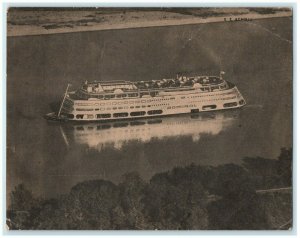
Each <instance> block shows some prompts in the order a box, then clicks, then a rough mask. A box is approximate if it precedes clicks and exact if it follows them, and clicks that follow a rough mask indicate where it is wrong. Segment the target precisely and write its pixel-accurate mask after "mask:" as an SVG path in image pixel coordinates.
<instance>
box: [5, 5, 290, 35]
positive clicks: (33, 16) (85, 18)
mask: <svg viewBox="0 0 300 238" xmlns="http://www.w3.org/2000/svg"><path fill="white" fill-rule="evenodd" d="M290 16H292V11H291V10H290V9H273V8H268V9H264V8H259V9H255V8H197V9H157V10H153V9H150V10H136V9H126V10H124V9H123V10H122V9H113V10H112V9H105V10H103V9H102V10H100V9H97V8H95V9H92V10H91V9H89V10H71V11H70V10H23V9H10V10H9V12H8V21H7V35H8V36H26V35H44V34H58V33H70V32H83V31H101V30H110V29H129V28H145V27H156V26H177V25H191V24H203V23H214V22H224V21H251V20H255V19H265V18H274V17H290Z"/></svg>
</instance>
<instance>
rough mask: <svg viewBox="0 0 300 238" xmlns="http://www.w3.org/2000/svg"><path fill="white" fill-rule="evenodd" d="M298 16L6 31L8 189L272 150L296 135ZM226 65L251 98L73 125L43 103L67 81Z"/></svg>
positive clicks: (61, 186) (57, 95) (206, 70)
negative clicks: (221, 107)
mask: <svg viewBox="0 0 300 238" xmlns="http://www.w3.org/2000/svg"><path fill="white" fill-rule="evenodd" d="M292 45H293V44H292V19H291V18H277V19H265V20H257V21H250V22H224V23H211V24H198V25H185V26H172V27H153V28H140V29H125V30H108V31H96V32H81V33H68V34H53V35H42V36H22V37H9V38H8V39H7V54H8V57H7V191H8V192H10V191H11V190H12V189H13V188H14V187H15V186H16V185H18V184H20V183H24V184H25V185H26V186H27V187H30V188H31V190H32V191H33V192H34V194H37V195H40V196H42V197H56V196H58V195H59V194H63V193H67V192H68V191H69V190H70V188H71V187H72V186H73V185H75V184H77V183H79V182H82V181H86V180H91V179H107V180H111V181H113V182H119V181H120V179H121V177H122V175H123V174H125V173H128V172H132V171H137V172H138V173H139V174H140V175H141V177H142V178H143V179H145V180H147V179H149V178H151V176H153V175H154V174H155V173H158V172H163V171H167V170H171V169H172V168H174V167H178V166H187V165H190V164H191V163H194V164H198V165H219V164H226V163H236V164H240V163H241V159H242V158H244V157H257V156H260V157H264V158H272V159H276V157H277V156H278V155H279V153H280V148H281V147H291V146H292V73H293V68H292V66H293V61H292ZM220 70H223V71H225V72H226V74H225V79H226V80H228V81H231V82H232V83H234V84H236V85H237V87H238V89H239V90H240V92H241V93H242V94H243V96H244V98H245V99H246V101H247V105H246V106H245V107H243V108H241V109H238V110H233V111H231V110H230V111H218V112H214V113H200V114H198V115H193V116H191V115H182V116H174V117H166V118H159V119H157V120H140V121H139V122H137V123H132V122H126V123H119V124H118V123H114V124H108V125H107V126H106V127H105V126H104V127H103V126H102V125H99V124H97V123H92V124H84V125H80V124H79V125H78V124H76V125H71V124H60V123H49V122H47V121H46V120H45V119H44V118H43V115H44V114H46V113H48V112H51V111H52V110H53V105H54V104H55V103H57V102H58V101H59V100H61V98H62V94H63V93H64V90H65V88H66V86H67V83H71V84H72V85H73V88H74V89H75V88H76V87H78V86H79V85H80V84H81V83H82V82H83V81H85V80H89V81H93V80H152V79H161V78H170V77H175V76H176V73H178V72H183V73H186V74H188V75H196V74H206V75H207V74H215V75H217V74H218V73H219V71H220Z"/></svg>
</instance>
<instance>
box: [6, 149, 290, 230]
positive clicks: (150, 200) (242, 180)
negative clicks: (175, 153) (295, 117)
mask: <svg viewBox="0 0 300 238" xmlns="http://www.w3.org/2000/svg"><path fill="white" fill-rule="evenodd" d="M291 166H292V150H291V149H282V150H281V154H280V156H279V157H278V160H269V159H264V158H259V157H257V158H245V159H244V160H243V166H240V165H234V164H226V165H220V166H216V167H212V166H196V165H194V164H192V165H190V166H188V167H185V168H174V169H173V170H172V171H168V172H164V173H159V174H156V175H154V176H153V177H152V178H151V180H150V181H149V183H147V182H145V181H143V180H142V179H141V178H140V176H139V175H138V174H137V173H129V174H125V175H124V176H123V180H122V182H121V183H120V184H118V185H115V184H114V183H112V182H109V181H105V180H93V181H85V182H82V183H79V184H77V185H76V186H74V187H73V188H72V189H71V191H70V193H69V194H66V195H63V196H61V197H58V198H56V199H48V200H45V199H36V198H34V197H33V195H32V193H31V192H30V191H29V190H27V189H26V188H25V187H24V186H23V185H19V186H17V187H16V188H15V190H14V191H13V192H12V193H11V205H10V208H9V210H8V224H9V226H10V228H11V229H34V230H35V229H39V230H53V229H56V230H67V229H72V230H106V229H109V230H111V229H113V230H147V229H150V230H154V229H160V230H194V229H218V230H219V229H229V230H230V229H238V230H241V229H242V230H243V229H274V227H275V228H276V227H278V224H279V223H280V222H283V220H284V219H288V218H289V217H291V199H290V200H288V201H287V202H285V199H284V197H283V198H282V199H281V198H277V199H276V200H274V201H275V202H276V203H280V204H277V205H276V204H275V203H274V204H273V203H269V201H270V200H267V199H266V198H268V196H262V195H259V194H257V193H256V190H257V189H261V187H263V188H274V187H278V186H279V187H280V186H282V185H286V186H290V185H291V175H292V169H291ZM276 207H280V211H278V212H274V211H275V210H276ZM286 209H287V210H288V211H287V212H285V210H286ZM274 214H275V215H276V216H278V217H283V218H284V219H281V220H280V219H279V220H278V219H276V218H274ZM276 222H277V223H278V224H277V223H276Z"/></svg>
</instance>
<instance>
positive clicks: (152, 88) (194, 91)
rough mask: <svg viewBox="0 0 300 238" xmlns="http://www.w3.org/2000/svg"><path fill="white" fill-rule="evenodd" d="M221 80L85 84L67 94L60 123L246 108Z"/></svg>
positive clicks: (55, 115)
mask: <svg viewBox="0 0 300 238" xmlns="http://www.w3.org/2000/svg"><path fill="white" fill-rule="evenodd" d="M223 74H224V72H221V73H220V75H219V76H195V77H186V76H181V77H178V76H177V77H176V78H175V79H162V80H152V81H137V82H130V81H94V82H87V81H86V82H84V83H83V84H82V86H81V87H80V88H79V89H78V90H76V91H69V90H68V89H69V85H68V87H67V90H66V92H65V95H64V98H63V101H62V103H61V106H60V109H59V111H58V112H57V113H55V112H53V113H49V114H47V115H46V118H47V119H50V120H59V121H110V120H117V119H134V118H144V117H157V116H166V115H174V114H182V113H198V112H202V111H215V110H223V109H231V108H239V107H242V106H244V105H245V104H246V102H245V99H244V98H243V96H242V95H241V93H240V92H239V90H238V89H237V87H236V86H235V85H234V84H233V83H230V82H228V81H226V80H224V79H223V77H222V76H223Z"/></svg>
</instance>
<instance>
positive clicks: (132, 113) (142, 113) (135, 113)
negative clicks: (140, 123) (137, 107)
mask: <svg viewBox="0 0 300 238" xmlns="http://www.w3.org/2000/svg"><path fill="white" fill-rule="evenodd" d="M145 114H146V112H144V111H139V112H131V113H130V116H133V117H136V116H144V115H145Z"/></svg>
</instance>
